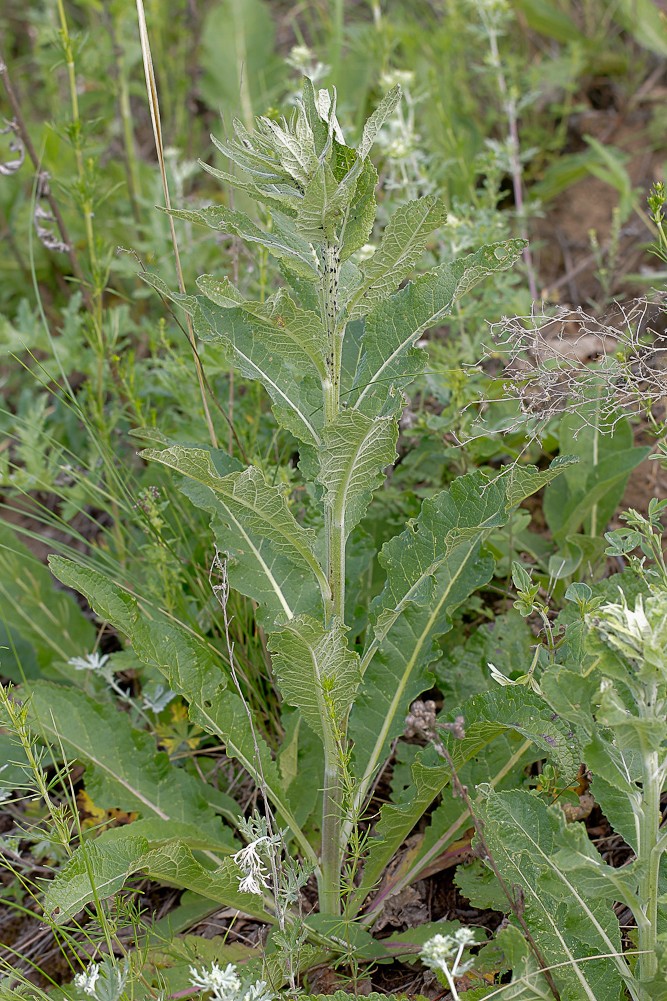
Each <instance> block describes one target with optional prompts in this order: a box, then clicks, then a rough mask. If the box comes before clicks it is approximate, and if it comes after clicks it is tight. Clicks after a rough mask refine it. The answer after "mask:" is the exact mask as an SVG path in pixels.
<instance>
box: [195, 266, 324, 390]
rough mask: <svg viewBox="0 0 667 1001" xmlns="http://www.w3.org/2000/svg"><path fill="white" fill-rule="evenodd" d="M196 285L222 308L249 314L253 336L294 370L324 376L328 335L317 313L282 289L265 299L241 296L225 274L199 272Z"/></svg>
mask: <svg viewBox="0 0 667 1001" xmlns="http://www.w3.org/2000/svg"><path fill="white" fill-rule="evenodd" d="M197 285H198V286H199V288H200V289H201V290H202V292H203V293H204V295H205V296H206V297H207V298H208V299H210V300H211V301H212V302H214V303H215V304H216V305H217V306H222V307H223V309H233V308H236V307H239V308H240V309H241V310H243V312H245V313H247V314H248V317H249V318H250V320H249V322H250V324H251V326H252V328H253V331H254V333H255V336H256V337H258V338H260V339H261V340H263V341H264V342H265V343H266V344H267V345H269V346H270V348H271V350H272V351H274V352H277V353H278V354H280V355H281V357H283V358H284V359H285V360H286V361H287V362H288V363H289V364H291V365H293V366H294V369H295V370H296V371H297V372H300V373H301V374H302V375H306V374H307V373H308V371H309V369H310V371H311V373H312V374H313V375H318V376H319V377H320V379H321V380H324V379H326V378H327V368H326V356H327V352H328V339H327V333H326V330H325V329H324V325H323V323H322V320H321V319H320V317H319V315H318V314H317V313H315V312H313V311H312V310H310V309H301V308H300V307H299V306H297V305H296V303H295V302H294V300H293V299H291V298H290V296H289V295H288V293H287V292H286V291H285V290H284V289H280V290H279V291H278V292H276V294H275V295H273V296H271V297H270V298H269V299H266V300H265V301H264V302H251V301H249V300H246V299H244V298H243V297H242V296H241V294H240V292H239V291H238V290H237V289H235V288H234V286H233V285H232V283H231V282H230V281H229V279H227V278H223V279H222V280H219V279H216V278H214V277H213V276H212V275H202V276H201V278H198V279H197Z"/></svg>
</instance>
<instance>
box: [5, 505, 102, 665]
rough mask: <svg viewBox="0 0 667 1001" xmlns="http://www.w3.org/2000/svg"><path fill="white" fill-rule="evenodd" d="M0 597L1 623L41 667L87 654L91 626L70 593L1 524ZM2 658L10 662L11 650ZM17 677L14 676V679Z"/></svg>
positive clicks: (92, 638) (91, 640)
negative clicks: (14, 633)
mask: <svg viewBox="0 0 667 1001" xmlns="http://www.w3.org/2000/svg"><path fill="white" fill-rule="evenodd" d="M0 599H2V619H3V623H4V625H5V626H6V627H9V628H11V629H15V630H16V631H17V632H18V634H19V635H20V636H21V637H23V639H24V640H25V641H26V642H27V643H29V644H30V645H31V646H32V647H33V648H34V650H35V652H36V654H37V659H38V662H39V664H40V666H41V667H45V666H46V665H48V664H50V663H51V662H52V661H54V660H59V661H67V660H69V659H70V657H81V656H83V654H85V653H89V652H90V651H91V650H92V649H93V646H94V643H95V629H94V628H93V625H92V623H91V622H89V621H88V619H86V617H85V616H84V614H83V612H82V611H81V609H80V608H79V607H78V605H77V604H76V602H75V601H74V600H73V598H72V596H71V595H69V594H66V593H65V592H63V591H60V590H56V588H55V587H54V586H53V580H52V578H51V574H50V573H49V571H48V570H47V568H46V567H45V566H44V564H43V563H41V562H40V560H38V559H37V558H36V557H35V556H34V555H33V554H32V553H31V552H30V550H29V549H28V548H27V546H25V545H24V544H23V543H22V542H21V541H20V540H19V539H18V538H17V536H16V535H15V534H14V532H13V531H12V530H11V529H10V528H9V527H8V526H6V525H3V524H0ZM3 659H6V660H7V661H11V654H10V651H7V652H6V653H5V652H4V651H3ZM17 680H19V679H17Z"/></svg>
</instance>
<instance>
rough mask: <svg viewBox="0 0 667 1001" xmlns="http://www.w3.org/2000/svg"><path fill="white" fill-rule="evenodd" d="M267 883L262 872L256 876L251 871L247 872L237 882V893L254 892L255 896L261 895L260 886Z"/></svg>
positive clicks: (265, 885)
mask: <svg viewBox="0 0 667 1001" xmlns="http://www.w3.org/2000/svg"><path fill="white" fill-rule="evenodd" d="M260 879H261V881H262V882H261V883H260ZM268 885H269V884H268V883H267V882H266V880H265V879H264V876H263V875H262V874H258V875H257V876H256V875H254V874H253V873H252V872H249V873H248V875H247V876H244V877H243V879H242V880H241V881H240V883H239V893H254V894H255V896H257V897H261V896H262V887H267V886H268Z"/></svg>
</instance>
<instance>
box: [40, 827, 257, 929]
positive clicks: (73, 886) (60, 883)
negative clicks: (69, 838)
mask: <svg viewBox="0 0 667 1001" xmlns="http://www.w3.org/2000/svg"><path fill="white" fill-rule="evenodd" d="M139 872H141V873H143V874H144V875H146V876H148V877H149V878H150V879H155V880H159V881H161V882H164V883H170V884H171V885H173V886H176V887H178V888H181V889H183V888H184V889H188V890H191V891H194V892H196V893H198V894H200V895H201V896H203V897H206V898H207V899H209V900H213V901H216V903H218V904H221V905H222V906H225V907H233V908H235V909H237V910H239V911H241V912H242V913H245V914H248V915H250V916H252V917H256V918H259V919H260V920H264V921H271V920H272V918H271V915H269V914H268V913H267V912H266V911H265V910H264V908H263V907H262V906H261V898H260V897H257V896H256V895H254V894H251V893H239V889H238V886H239V879H240V876H241V874H240V870H239V868H238V866H237V865H236V863H235V862H234V861H233V860H232V859H231V858H225V859H223V860H222V861H221V862H220V863H219V864H218V865H216V866H215V867H213V866H212V867H211V868H207V867H205V866H204V865H203V864H202V862H200V861H199V860H197V859H196V858H195V857H194V856H193V854H192V852H191V851H190V849H189V848H188V847H187V846H186V845H183V844H181V843H179V842H177V841H171V842H168V843H166V844H164V845H161V846H160V847H159V848H152V847H151V845H150V843H149V842H148V840H147V839H146V838H141V837H136V836H135V835H134V834H133V833H132V829H131V826H130V827H122V828H116V829H114V830H111V831H105V832H104V833H103V834H101V835H100V836H99V837H98V838H96V839H95V840H94V841H87V842H85V843H84V844H83V845H81V846H80V847H79V848H78V849H77V850H76V851H75V853H74V855H73V856H72V858H71V859H70V860H69V862H67V864H66V865H65V866H64V867H63V868H62V869H61V870H60V872H59V873H58V874H57V876H56V877H55V878H54V879H53V880H52V881H51V882H50V883H47V884H46V892H45V894H44V900H43V907H44V911H45V913H46V914H47V915H49V917H50V918H51V919H52V920H54V921H55V922H56V924H62V923H63V922H65V921H67V920H68V919H69V918H72V917H74V915H75V914H77V913H78V912H79V911H80V910H81V909H82V908H83V907H85V906H86V904H89V903H91V902H92V901H93V900H95V899H96V898H97V899H98V900H106V899H107V898H108V897H111V896H113V895H114V894H115V893H118V892H119V891H120V890H121V889H122V888H123V886H124V885H125V883H126V882H127V880H128V879H129V877H130V876H132V875H134V874H136V873H139Z"/></svg>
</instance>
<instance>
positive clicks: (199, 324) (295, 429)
mask: <svg viewBox="0 0 667 1001" xmlns="http://www.w3.org/2000/svg"><path fill="white" fill-rule="evenodd" d="M254 323H256V321H253V320H252V319H251V318H250V317H249V316H248V314H247V312H246V311H245V310H243V309H241V308H236V309H228V308H224V309H221V308H220V307H219V306H215V305H213V303H210V302H207V301H206V300H205V299H200V300H199V302H198V305H197V309H196V310H195V314H194V328H195V332H196V333H197V336H198V337H200V338H201V339H202V340H203V341H213V342H218V343H221V344H223V345H224V347H225V348H226V350H227V352H228V353H229V355H230V358H231V361H232V363H233V364H234V365H235V367H236V368H237V369H238V371H239V372H240V373H241V375H242V376H243V377H244V378H246V379H253V380H256V381H258V382H261V383H262V385H263V386H264V388H265V389H266V391H267V393H268V394H269V396H270V397H271V401H272V403H273V412H274V414H275V415H276V419H277V420H278V422H279V424H280V425H281V426H282V427H284V428H285V429H286V430H288V431H291V433H292V434H293V435H294V436H295V437H296V438H298V439H299V441H302V442H305V443H306V444H307V445H311V446H313V447H315V448H317V447H319V445H320V443H321V439H320V432H321V428H322V425H323V423H324V414H323V409H322V393H321V389H320V387H319V386H318V391H319V406H315V407H314V406H313V404H312V401H311V400H309V399H308V397H307V395H306V392H305V390H307V388H308V383H309V381H310V382H311V383H312V381H313V380H312V379H311V380H309V379H308V371H307V369H308V368H310V367H311V362H310V361H309V359H308V355H307V353H306V352H305V351H301V352H300V357H301V359H302V364H305V365H306V366H307V368H306V373H305V375H304V372H303V371H299V369H298V367H296V366H295V358H296V357H297V352H296V345H295V343H294V340H293V338H292V337H291V336H289V335H285V334H284V332H283V331H282V329H281V328H280V326H279V325H278V326H275V327H273V326H272V327H270V328H269V329H270V337H269V339H268V341H267V340H264V339H262V338H259V337H257V335H256V333H255V329H256V328H255V326H254V325H253V324H254ZM304 386H305V389H304Z"/></svg>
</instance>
